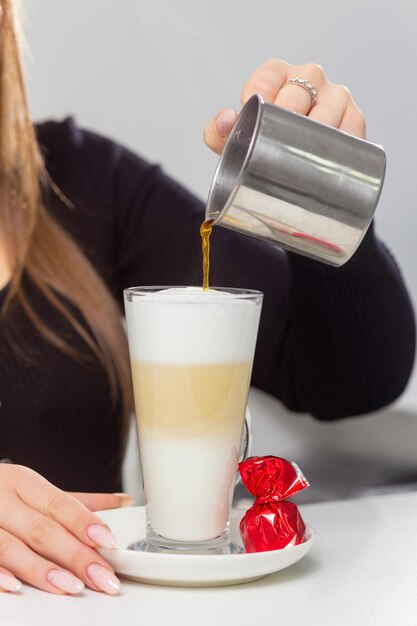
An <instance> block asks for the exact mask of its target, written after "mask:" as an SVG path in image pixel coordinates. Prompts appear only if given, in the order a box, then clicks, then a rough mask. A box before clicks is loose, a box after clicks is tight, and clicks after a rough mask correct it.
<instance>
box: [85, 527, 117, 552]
mask: <svg viewBox="0 0 417 626" xmlns="http://www.w3.org/2000/svg"><path fill="white" fill-rule="evenodd" d="M87 535H88V536H89V537H90V539H91V540H92V541H94V542H95V543H96V544H97V545H98V546H100V547H101V548H114V547H115V545H116V538H115V537H114V535H112V533H111V532H110V530H109V529H108V528H106V527H105V526H103V525H102V524H90V526H89V527H88V528H87Z"/></svg>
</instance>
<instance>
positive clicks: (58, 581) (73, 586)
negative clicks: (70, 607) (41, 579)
mask: <svg viewBox="0 0 417 626" xmlns="http://www.w3.org/2000/svg"><path fill="white" fill-rule="evenodd" d="M46 580H47V581H48V582H49V583H51V585H53V586H54V587H57V588H58V589H61V591H65V593H71V594H73V595H74V594H77V593H81V591H82V590H83V589H84V583H83V581H82V580H80V579H79V578H77V577H76V576H73V574H70V573H69V572H64V571H63V570H62V569H50V570H49V572H47V574H46Z"/></svg>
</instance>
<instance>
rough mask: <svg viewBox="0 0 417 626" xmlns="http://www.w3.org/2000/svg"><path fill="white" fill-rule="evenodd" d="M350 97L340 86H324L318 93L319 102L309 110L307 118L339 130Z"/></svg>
mask: <svg viewBox="0 0 417 626" xmlns="http://www.w3.org/2000/svg"><path fill="white" fill-rule="evenodd" d="M351 100H352V99H351V96H350V94H349V91H348V90H347V89H346V87H343V86H342V85H327V86H326V85H325V86H324V87H322V89H321V91H320V100H319V101H318V102H317V104H316V105H315V106H314V107H313V108H312V109H311V111H310V113H309V114H308V117H309V118H310V119H312V120H315V121H316V122H321V123H322V124H327V125H328V126H334V127H335V128H339V126H340V123H341V121H342V118H343V116H344V114H345V112H346V109H347V108H348V106H349V103H350V102H351Z"/></svg>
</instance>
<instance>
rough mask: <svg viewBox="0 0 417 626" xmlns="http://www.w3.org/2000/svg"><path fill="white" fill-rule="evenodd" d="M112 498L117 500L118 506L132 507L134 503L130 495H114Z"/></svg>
mask: <svg viewBox="0 0 417 626" xmlns="http://www.w3.org/2000/svg"><path fill="white" fill-rule="evenodd" d="M113 495H114V496H117V497H118V498H119V506H120V507H125V506H132V504H134V503H135V498H134V497H133V496H131V495H130V493H114V494H113Z"/></svg>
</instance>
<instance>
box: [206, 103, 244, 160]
mask: <svg viewBox="0 0 417 626" xmlns="http://www.w3.org/2000/svg"><path fill="white" fill-rule="evenodd" d="M236 120H237V113H236V111H234V110H233V109H222V110H221V111H219V112H218V113H217V115H216V116H215V117H214V118H213V119H212V120H210V122H209V123H208V124H207V125H206V127H205V129H204V141H205V143H206V145H207V146H208V147H209V148H211V150H213V151H214V152H217V154H221V151H222V150H223V148H224V144H225V143H226V139H227V138H228V136H229V134H230V131H231V130H232V128H233V125H234V123H235V122H236Z"/></svg>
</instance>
